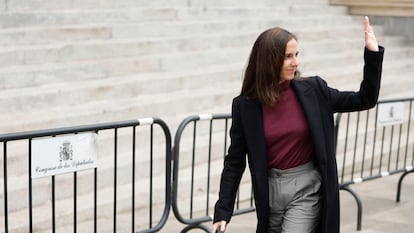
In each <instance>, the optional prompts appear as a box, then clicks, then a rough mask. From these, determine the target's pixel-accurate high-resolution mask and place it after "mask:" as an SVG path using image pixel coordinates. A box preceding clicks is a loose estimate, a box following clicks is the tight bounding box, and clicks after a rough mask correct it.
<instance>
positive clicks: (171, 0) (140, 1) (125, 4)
mask: <svg viewBox="0 0 414 233" xmlns="http://www.w3.org/2000/svg"><path fill="white" fill-rule="evenodd" d="M260 3H261V4H263V5H267V6H279V7H280V6H285V5H291V6H295V5H298V4H299V5H303V4H307V5H314V4H324V5H326V3H327V1H326V0H308V1H306V0H294V1H289V2H285V1H280V0H279V1H275V0H265V1H263V0H262V1H261V2H260ZM2 4H3V5H1V4H0V6H1V8H0V9H3V10H5V9H7V10H9V11H18V12H20V11H44V10H62V9H63V10H66V9H108V8H111V9H114V8H130V7H137V6H140V7H160V6H164V7H212V6H214V7H217V6H219V7H234V6H239V7H255V6H257V3H255V2H251V1H248V0H227V1H218V0H215V1H208V0H203V1H200V0H155V1H146V0H118V1H113V0H87V1H73V0H56V1H54V0H32V1H24V0H8V1H7V7H6V3H2Z"/></svg>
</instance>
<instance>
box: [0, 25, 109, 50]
mask: <svg viewBox="0 0 414 233" xmlns="http://www.w3.org/2000/svg"><path fill="white" fill-rule="evenodd" d="M111 38H112V28H111V26H110V25H109V24H94V25H93V24H90V25H87V24H85V25H75V26H56V27H31V28H3V29H2V30H1V31H0V46H1V48H9V47H10V46H22V45H23V46H26V45H31V46H33V45H39V44H50V43H61V42H62V41H65V42H66V43H67V42H69V41H71V42H72V41H83V40H108V39H111Z"/></svg>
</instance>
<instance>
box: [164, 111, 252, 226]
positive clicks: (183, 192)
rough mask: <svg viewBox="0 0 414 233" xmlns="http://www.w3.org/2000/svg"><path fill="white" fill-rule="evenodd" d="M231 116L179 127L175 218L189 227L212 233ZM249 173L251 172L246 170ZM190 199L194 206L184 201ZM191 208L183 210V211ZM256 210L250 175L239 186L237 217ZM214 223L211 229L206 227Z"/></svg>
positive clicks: (207, 117)
mask: <svg viewBox="0 0 414 233" xmlns="http://www.w3.org/2000/svg"><path fill="white" fill-rule="evenodd" d="M230 121H231V114H215V115H195V116H190V117H187V118H186V119H185V120H183V121H182V122H181V124H180V125H179V127H178V129H177V132H176V135H175V140H174V148H173V158H174V166H173V197H172V210H173V212H174V215H175V217H176V218H177V219H178V220H179V221H180V222H181V223H183V224H185V225H186V227H184V228H183V230H182V231H181V232H187V231H189V230H191V229H194V228H198V229H202V230H204V231H205V232H210V228H211V220H212V214H213V208H214V204H215V201H216V200H217V197H218V188H219V180H220V175H221V171H222V168H223V159H224V156H225V155H226V153H227V149H228V143H229V139H228V137H229V135H228V131H229V128H230V125H229V124H230ZM245 173H248V171H247V170H246V172H245ZM180 199H183V200H190V203H186V202H182V201H180ZM184 207H185V208H187V209H186V210H183V208H184ZM252 211H254V204H253V194H252V187H251V184H250V175H249V174H245V176H244V177H243V178H242V181H241V185H240V187H239V191H238V195H237V200H236V205H235V211H234V215H239V214H243V213H247V212H252ZM205 222H210V223H209V224H208V226H205V225H203V223H205Z"/></svg>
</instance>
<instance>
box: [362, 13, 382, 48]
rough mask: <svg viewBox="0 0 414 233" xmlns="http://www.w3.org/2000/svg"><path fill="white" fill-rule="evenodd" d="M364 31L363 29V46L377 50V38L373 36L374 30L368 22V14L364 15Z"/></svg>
mask: <svg viewBox="0 0 414 233" xmlns="http://www.w3.org/2000/svg"><path fill="white" fill-rule="evenodd" d="M364 31H365V33H364V34H365V46H366V47H367V49H369V50H371V51H379V48H378V42H377V38H376V37H375V34H374V30H373V28H372V27H371V25H370V24H369V18H368V16H365V17H364Z"/></svg>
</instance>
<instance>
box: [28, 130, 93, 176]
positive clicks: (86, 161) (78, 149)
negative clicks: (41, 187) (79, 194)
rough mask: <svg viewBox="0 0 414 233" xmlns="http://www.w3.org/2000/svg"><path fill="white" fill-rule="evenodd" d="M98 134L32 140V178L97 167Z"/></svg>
mask: <svg viewBox="0 0 414 233" xmlns="http://www.w3.org/2000/svg"><path fill="white" fill-rule="evenodd" d="M97 148H98V146H97V134H96V133H80V134H73V135H69V136H68V135H65V136H57V137H48V138H39V139H33V140H32V167H31V170H32V171H31V173H32V178H38V177H45V176H53V175H57V174H63V173H68V172H75V171H79V170H85V169H90V168H95V167H97V164H98V163H97V158H98V149H97Z"/></svg>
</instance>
